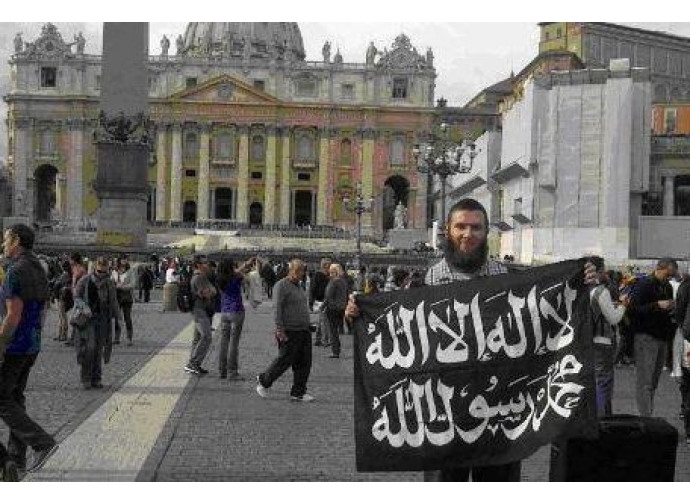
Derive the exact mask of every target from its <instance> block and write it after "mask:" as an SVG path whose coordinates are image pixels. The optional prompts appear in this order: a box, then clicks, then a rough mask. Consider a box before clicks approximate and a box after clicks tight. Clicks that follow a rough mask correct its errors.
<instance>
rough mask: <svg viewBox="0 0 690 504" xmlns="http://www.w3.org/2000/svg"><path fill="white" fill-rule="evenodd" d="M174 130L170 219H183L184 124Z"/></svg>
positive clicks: (178, 220) (176, 126)
mask: <svg viewBox="0 0 690 504" xmlns="http://www.w3.org/2000/svg"><path fill="white" fill-rule="evenodd" d="M172 128H173V130H172V164H171V167H170V220H171V221H176V222H180V221H181V220H182V125H181V124H174V125H173V127H172Z"/></svg>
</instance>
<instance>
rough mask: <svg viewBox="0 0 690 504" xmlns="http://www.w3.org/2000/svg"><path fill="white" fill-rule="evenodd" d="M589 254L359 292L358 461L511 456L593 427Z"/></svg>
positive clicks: (413, 466)
mask: <svg viewBox="0 0 690 504" xmlns="http://www.w3.org/2000/svg"><path fill="white" fill-rule="evenodd" d="M584 262H585V260H584V259H582V260H578V261H566V262H561V263H558V264H552V265H549V266H543V267H538V268H533V269H530V270H527V271H524V272H519V273H511V274H506V275H497V276H491V277H483V278H480V279H476V280H470V281H465V282H455V283H451V284H446V285H441V286H436V287H423V288H419V289H412V290H405V291H398V292H393V293H385V294H378V295H374V296H369V297H359V298H358V300H357V304H358V306H359V308H360V313H361V316H360V317H359V318H358V319H357V321H356V324H355V334H356V337H355V344H354V353H355V355H354V359H355V363H354V366H355V440H356V450H357V470H359V471H409V470H431V469H440V468H443V467H452V466H473V465H494V464H504V463H508V462H513V461H516V460H520V459H523V458H525V457H528V456H529V455H531V454H532V453H534V452H535V451H536V450H537V449H538V448H539V447H540V446H542V445H545V444H548V443H550V442H552V441H554V440H556V439H558V438H564V437H568V436H572V435H580V436H582V435H584V436H593V435H594V434H595V433H596V406H595V400H594V372H593V347H592V337H591V328H590V325H591V317H590V314H589V289H588V288H587V286H585V285H584V283H583V268H584Z"/></svg>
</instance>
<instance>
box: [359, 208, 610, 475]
mask: <svg viewBox="0 0 690 504" xmlns="http://www.w3.org/2000/svg"><path fill="white" fill-rule="evenodd" d="M488 234H489V218H488V216H487V214H486V209H485V208H484V206H483V205H482V204H481V203H479V202H478V201H476V200H474V199H471V198H467V199H462V200H460V201H458V202H457V203H455V205H453V206H452V207H451V209H450V210H449V211H448V218H447V221H446V243H445V246H444V257H443V259H441V260H440V261H439V262H438V263H436V264H434V265H433V266H432V267H431V268H429V270H428V271H427V273H426V277H425V283H426V285H441V284H446V283H450V282H456V281H464V280H471V279H473V278H478V277H482V276H489V275H500V274H502V273H508V269H507V268H506V267H505V266H504V265H503V264H501V263H498V262H496V261H494V260H492V259H488V253H489V246H488V243H487V237H488ZM584 274H585V283H586V284H592V283H595V282H596V269H595V268H594V266H593V265H592V264H591V263H589V262H588V263H587V264H586V265H585V270H584ZM358 316H359V308H358V307H357V303H356V299H355V298H354V297H350V301H349V302H348V305H347V308H346V309H345V317H346V318H349V319H353V318H355V317H358ZM453 462H454V461H452V460H449V464H448V466H447V467H445V468H444V469H442V470H440V471H425V473H424V481H469V480H470V476H471V480H472V481H520V472H521V463H520V461H517V462H512V463H509V464H502V465H492V466H472V467H461V466H462V461H461V460H458V461H457V463H453Z"/></svg>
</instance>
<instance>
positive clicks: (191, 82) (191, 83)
mask: <svg viewBox="0 0 690 504" xmlns="http://www.w3.org/2000/svg"><path fill="white" fill-rule="evenodd" d="M196 85H197V79H196V77H187V79H186V80H185V88H186V89H191V88H193V87H196Z"/></svg>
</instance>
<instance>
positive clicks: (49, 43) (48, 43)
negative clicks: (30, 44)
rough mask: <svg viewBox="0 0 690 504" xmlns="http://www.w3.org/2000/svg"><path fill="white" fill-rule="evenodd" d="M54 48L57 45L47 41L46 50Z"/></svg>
mask: <svg viewBox="0 0 690 504" xmlns="http://www.w3.org/2000/svg"><path fill="white" fill-rule="evenodd" d="M54 48H55V46H53V43H52V42H47V43H46V51H52V50H53V49H54Z"/></svg>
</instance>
